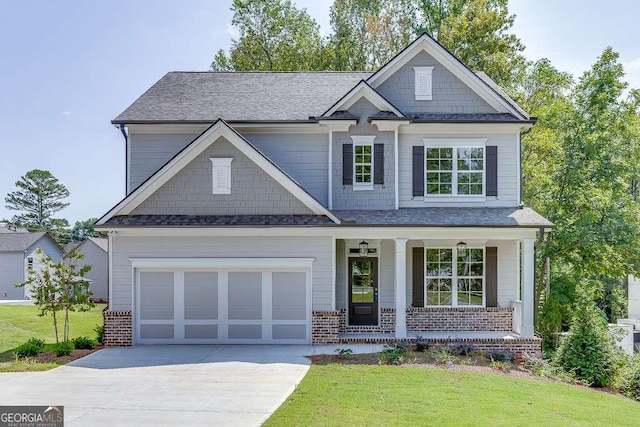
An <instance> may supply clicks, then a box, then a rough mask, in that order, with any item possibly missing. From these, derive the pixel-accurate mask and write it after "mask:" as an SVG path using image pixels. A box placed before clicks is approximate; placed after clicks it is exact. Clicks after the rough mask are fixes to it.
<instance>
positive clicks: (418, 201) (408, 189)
mask: <svg viewBox="0 0 640 427" xmlns="http://www.w3.org/2000/svg"><path fill="white" fill-rule="evenodd" d="M423 138H436V139H437V138H447V139H448V138H461V139H465V138H488V139H487V142H486V145H495V146H497V147H498V196H497V197H492V196H488V197H487V198H486V201H485V202H484V203H483V202H466V201H465V200H464V197H457V198H452V199H451V201H448V202H447V203H435V202H430V201H427V202H425V201H424V198H423V197H422V196H416V197H413V164H412V161H413V158H412V155H413V151H412V150H413V146H414V145H422V146H423V145H424V142H423ZM517 147H518V135H517V134H500V133H498V134H442V133H424V134H406V133H405V134H403V133H400V135H399V153H398V156H399V176H398V181H399V193H400V207H401V208H417V207H428V206H431V207H442V206H444V207H446V206H452V207H465V206H487V207H501V206H503V207H504V206H514V207H515V206H517V205H518V203H519V202H520V200H519V198H520V197H519V194H518V185H517V183H518V181H519V180H520V177H519V176H518V167H517V165H518V162H519V159H518V148H517Z"/></svg>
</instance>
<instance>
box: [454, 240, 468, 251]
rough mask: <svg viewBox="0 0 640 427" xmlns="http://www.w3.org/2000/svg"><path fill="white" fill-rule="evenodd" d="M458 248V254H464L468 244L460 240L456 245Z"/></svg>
mask: <svg viewBox="0 0 640 427" xmlns="http://www.w3.org/2000/svg"><path fill="white" fill-rule="evenodd" d="M456 248H458V252H464V251H466V250H467V244H466V243H465V242H463V241H462V240H460V241H459V242H458V244H457V245H456Z"/></svg>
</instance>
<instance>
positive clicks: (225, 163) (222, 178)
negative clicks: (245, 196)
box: [211, 158, 233, 194]
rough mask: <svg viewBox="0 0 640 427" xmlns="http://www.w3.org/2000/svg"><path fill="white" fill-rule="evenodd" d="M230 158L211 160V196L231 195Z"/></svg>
mask: <svg viewBox="0 0 640 427" xmlns="http://www.w3.org/2000/svg"><path fill="white" fill-rule="evenodd" d="M232 160H233V159H232V158H212V159H211V163H212V164H213V189H212V191H213V194H231V161H232Z"/></svg>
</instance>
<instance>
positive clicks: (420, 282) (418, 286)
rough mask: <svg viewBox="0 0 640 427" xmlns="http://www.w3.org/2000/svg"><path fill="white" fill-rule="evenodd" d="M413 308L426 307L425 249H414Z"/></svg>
mask: <svg viewBox="0 0 640 427" xmlns="http://www.w3.org/2000/svg"><path fill="white" fill-rule="evenodd" d="M411 305H412V306H414V307H424V248H413V299H412V303H411Z"/></svg>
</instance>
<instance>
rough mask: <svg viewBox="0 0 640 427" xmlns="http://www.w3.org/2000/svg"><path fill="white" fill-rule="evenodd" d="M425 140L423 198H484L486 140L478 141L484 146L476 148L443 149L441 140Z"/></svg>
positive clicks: (453, 147) (451, 147)
mask: <svg viewBox="0 0 640 427" xmlns="http://www.w3.org/2000/svg"><path fill="white" fill-rule="evenodd" d="M424 141H425V156H424V157H425V163H426V164H425V187H424V188H425V197H441V196H445V197H451V196H461V197H468V196H471V197H473V196H475V197H482V196H484V194H485V163H486V160H485V147H484V141H486V140H484V139H481V140H479V141H481V142H482V144H483V145H478V146H443V144H442V143H443V141H437V140H431V139H425V140H424ZM435 141H437V142H438V143H437V144H436V143H434V142H435Z"/></svg>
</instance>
